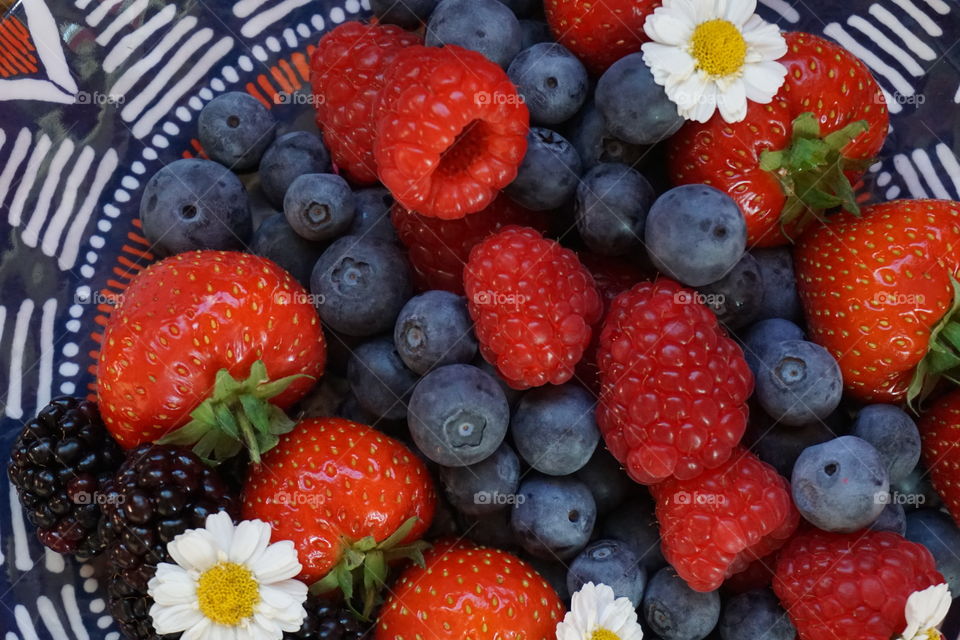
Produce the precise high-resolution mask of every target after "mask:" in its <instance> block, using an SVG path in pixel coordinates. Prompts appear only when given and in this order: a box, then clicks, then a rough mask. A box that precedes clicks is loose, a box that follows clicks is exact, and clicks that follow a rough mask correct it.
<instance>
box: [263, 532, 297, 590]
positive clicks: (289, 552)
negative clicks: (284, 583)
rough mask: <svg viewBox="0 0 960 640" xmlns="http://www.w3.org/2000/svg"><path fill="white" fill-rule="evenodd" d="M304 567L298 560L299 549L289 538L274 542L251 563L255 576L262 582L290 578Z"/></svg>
mask: <svg viewBox="0 0 960 640" xmlns="http://www.w3.org/2000/svg"><path fill="white" fill-rule="evenodd" d="M302 569H303V567H302V566H301V565H300V562H299V561H298V560H297V550H296V549H295V548H294V546H293V542H291V541H289V540H283V541H281V542H274V543H273V544H271V545H270V546H269V547H267V548H266V550H265V551H264V552H263V553H262V554H261V555H260V557H259V558H258V559H257V561H256V562H254V563H253V564H252V565H250V570H251V571H253V575H254V577H256V579H257V581H258V582H260V583H262V584H271V583H273V582H279V581H281V580H289V579H290V578H293V577H294V576H296V575H297V574H298V573H300V571H301V570H302Z"/></svg>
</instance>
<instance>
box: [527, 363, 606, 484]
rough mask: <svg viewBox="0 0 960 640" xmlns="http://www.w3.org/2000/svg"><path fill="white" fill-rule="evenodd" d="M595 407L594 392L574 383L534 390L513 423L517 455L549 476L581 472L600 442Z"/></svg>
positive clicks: (530, 392) (529, 393)
mask: <svg viewBox="0 0 960 640" xmlns="http://www.w3.org/2000/svg"><path fill="white" fill-rule="evenodd" d="M595 405H596V400H595V399H594V397H593V396H592V395H591V394H590V392H589V391H587V390H586V389H584V388H583V387H581V386H578V385H576V384H574V383H572V382H568V383H566V384H562V385H559V386H554V385H548V386H545V387H538V388H536V389H531V390H530V391H528V392H527V393H525V394H524V395H523V398H521V400H520V404H519V405H517V408H516V410H515V411H514V414H513V418H512V419H511V421H510V433H511V435H513V442H514V444H515V445H516V447H517V453H519V454H520V456H521V457H522V458H523V459H524V460H525V461H526V462H527V464H529V465H530V466H531V467H533V468H534V469H536V470H537V471H539V472H540V473H545V474H547V475H551V476H565V475H568V474H571V473H574V472H575V471H577V470H579V469H581V468H582V467H583V465H585V464H587V461H588V460H590V456H592V455H593V452H594V450H595V449H596V448H597V442H599V441H600V430H599V429H598V428H597V421H596V419H595V418H594V407H595Z"/></svg>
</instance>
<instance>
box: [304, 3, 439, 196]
mask: <svg viewBox="0 0 960 640" xmlns="http://www.w3.org/2000/svg"><path fill="white" fill-rule="evenodd" d="M420 42H421V39H420V36H418V35H416V34H413V33H408V32H406V31H404V30H403V29H401V28H400V27H396V26H393V25H372V24H363V23H362V22H344V23H343V24H342V25H340V26H339V27H337V28H336V29H334V30H333V31H331V32H330V33H328V34H326V35H325V36H323V38H321V39H320V43H319V44H318V45H317V48H316V49H314V51H313V56H312V57H311V60H310V80H311V82H312V84H313V93H314V95H315V96H316V97H317V100H316V110H317V125H318V126H319V127H320V129H321V130H322V131H323V139H324V141H325V142H326V145H327V148H328V149H329V150H330V155H331V157H332V158H333V161H334V162H335V163H336V164H337V167H338V168H339V169H341V170H342V171H343V172H344V173H345V174H346V176H347V177H349V178H350V179H351V180H353V181H354V182H358V183H361V184H370V183H373V182H376V181H377V165H376V162H375V161H374V158H373V134H374V127H375V119H374V116H373V109H374V108H375V107H376V100H377V96H378V95H379V94H380V88H381V87H382V86H383V76H384V74H385V73H386V71H387V69H388V67H389V65H390V63H391V62H392V61H393V58H394V57H395V56H396V55H397V53H399V52H400V50H401V49H403V48H404V47H409V46H410V45H414V44H419V43H420Z"/></svg>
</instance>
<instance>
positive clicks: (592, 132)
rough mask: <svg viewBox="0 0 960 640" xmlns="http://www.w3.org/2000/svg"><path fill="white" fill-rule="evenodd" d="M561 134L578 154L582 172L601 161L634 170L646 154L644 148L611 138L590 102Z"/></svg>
mask: <svg viewBox="0 0 960 640" xmlns="http://www.w3.org/2000/svg"><path fill="white" fill-rule="evenodd" d="M565 133H566V136H567V139H568V140H569V141H570V144H572V145H573V146H574V148H575V149H576V150H577V153H578V154H579V155H580V161H581V162H582V163H583V168H584V170H589V169H592V168H593V167H595V166H597V165H598V164H600V163H601V162H619V163H621V164H625V165H627V166H630V167H635V166H637V165H638V164H639V163H640V161H641V160H643V158H644V156H646V154H647V149H648V148H647V147H645V146H640V145H635V144H629V143H627V142H624V141H623V140H620V139H618V138H617V137H616V136H613V135H611V134H610V132H609V131H607V128H606V125H605V124H604V122H603V116H602V115H601V114H600V111H598V110H597V106H596V104H595V103H594V102H593V101H592V100H590V101H588V102H587V103H586V104H585V105H584V107H583V109H581V110H580V113H579V114H578V115H577V117H576V118H574V119H573V120H572V121H571V122H570V124H569V125H568V126H567V127H566V128H565Z"/></svg>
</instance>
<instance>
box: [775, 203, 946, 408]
mask: <svg viewBox="0 0 960 640" xmlns="http://www.w3.org/2000/svg"><path fill="white" fill-rule="evenodd" d="M794 262H795V265H796V267H795V268H796V274H797V282H798V285H799V289H800V298H801V300H802V302H803V306H804V309H805V311H806V316H807V322H808V325H809V328H810V337H811V339H812V340H814V341H815V342H818V343H819V344H821V345H823V346H824V347H825V348H827V349H828V350H829V351H830V352H831V353H832V354H833V355H834V357H835V358H836V359H837V362H839V364H840V370H841V371H842V372H843V379H844V383H845V384H846V387H847V390H848V391H849V392H850V393H851V394H853V395H854V396H857V397H858V398H860V399H862V400H865V401H871V402H900V401H902V400H903V399H905V398H909V399H912V398H914V397H916V396H918V395H923V393H924V391H925V390H929V389H930V388H931V387H932V385H933V383H934V382H935V381H936V379H937V378H938V376H940V375H943V376H944V377H947V378H952V379H953V378H955V377H956V374H957V371H958V367H960V347H958V346H955V344H954V343H951V337H952V336H953V329H952V327H953V324H951V323H952V318H953V316H954V314H955V303H956V302H957V298H956V297H955V294H954V287H953V285H952V284H951V280H950V277H951V275H956V274H957V273H958V270H960V204H958V203H956V202H948V201H944V200H899V201H895V202H888V203H884V204H879V205H874V206H871V207H869V208H866V209H864V210H863V212H862V216H861V217H859V218H858V217H856V216H854V215H852V214H850V213H843V214H841V215H838V216H836V218H834V219H832V220H831V224H829V225H826V226H820V227H817V228H813V229H811V230H810V232H809V233H807V234H805V235H804V236H802V237H801V239H800V241H799V242H798V244H797V248H796V253H795V261H794ZM945 322H946V323H947V324H946V325H945V324H944V323H945ZM947 326H949V327H951V328H950V329H946V328H945V327H947Z"/></svg>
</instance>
